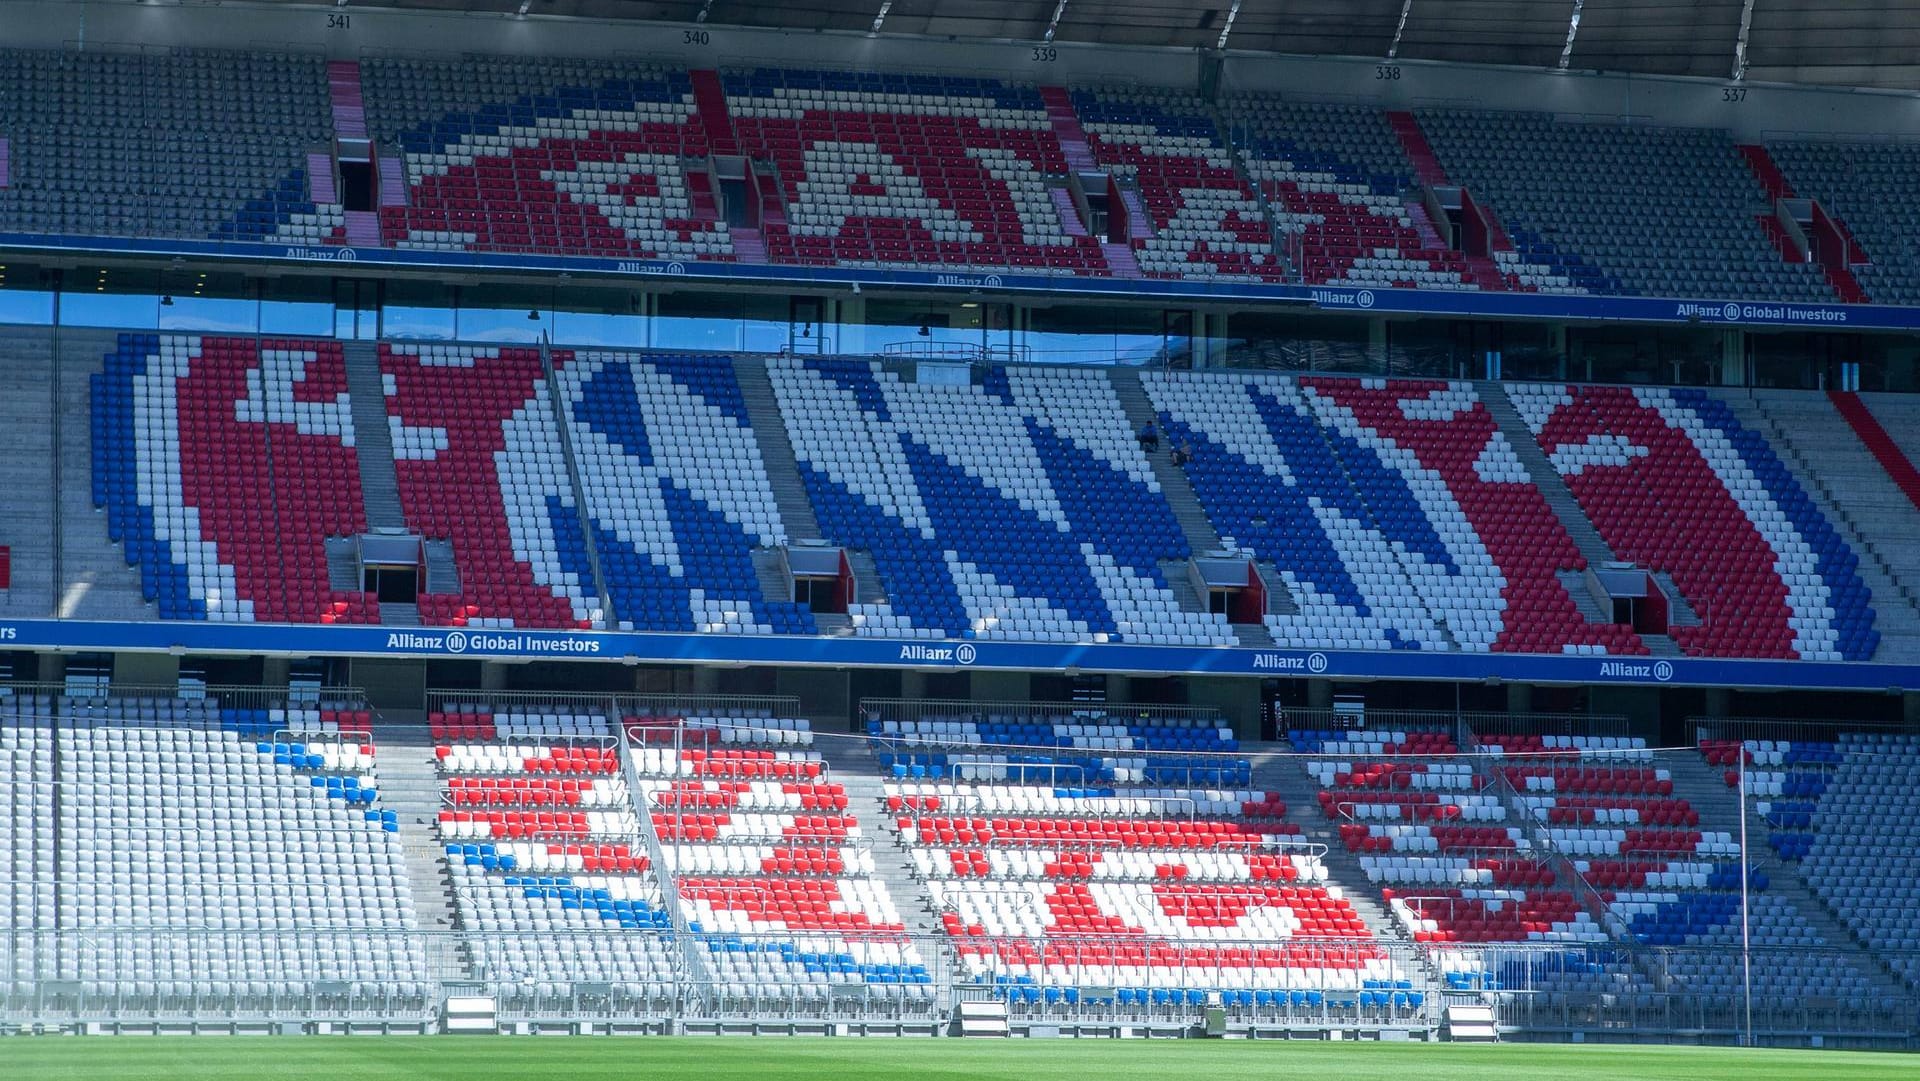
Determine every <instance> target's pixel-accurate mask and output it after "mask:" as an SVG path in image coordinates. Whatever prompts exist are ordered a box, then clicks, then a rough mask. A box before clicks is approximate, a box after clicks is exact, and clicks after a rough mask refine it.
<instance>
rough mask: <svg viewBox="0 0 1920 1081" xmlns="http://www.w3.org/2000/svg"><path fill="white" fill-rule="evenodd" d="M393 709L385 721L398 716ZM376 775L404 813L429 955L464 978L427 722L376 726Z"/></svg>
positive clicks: (406, 850)
mask: <svg viewBox="0 0 1920 1081" xmlns="http://www.w3.org/2000/svg"><path fill="white" fill-rule="evenodd" d="M398 719H399V717H398V715H396V714H392V713H391V712H390V713H388V714H383V715H382V718H381V720H382V721H383V722H391V721H396V720H398ZM373 738H374V746H375V748H376V750H375V756H374V759H375V763H374V769H375V775H376V777H377V778H378V780H379V785H380V802H381V804H382V805H384V806H386V807H387V808H388V809H390V810H392V811H394V812H396V813H397V814H398V816H399V819H400V834H399V836H400V847H401V851H402V853H403V855H404V856H405V859H406V866H407V878H408V881H409V884H410V886H411V887H412V890H413V909H414V913H415V914H416V916H418V918H419V921H420V929H421V930H423V931H428V932H435V933H434V934H431V935H429V937H428V946H427V948H428V955H427V956H428V961H429V964H430V966H431V971H432V972H433V973H434V974H435V975H436V977H437V978H438V979H442V980H450V979H466V978H470V977H471V976H472V974H473V968H472V958H471V956H470V955H469V953H468V950H467V947H466V944H465V943H464V942H462V941H461V940H460V938H459V936H458V935H455V934H453V933H452V932H453V931H455V930H457V929H459V927H460V918H459V914H458V911H457V910H456V907H455V904H454V897H453V879H452V877H451V876H450V875H449V874H448V872H447V862H446V849H445V848H444V847H443V845H442V843H441V841H440V835H439V832H438V830H437V828H436V827H435V825H434V823H435V822H436V821H437V820H438V818H439V814H440V807H441V799H440V779H439V773H438V771H437V770H436V769H435V763H434V757H433V743H432V741H431V739H430V738H429V737H428V735H427V729H426V725H425V723H424V722H416V723H413V724H395V723H382V724H380V725H377V726H376V727H375V728H374V733H373Z"/></svg>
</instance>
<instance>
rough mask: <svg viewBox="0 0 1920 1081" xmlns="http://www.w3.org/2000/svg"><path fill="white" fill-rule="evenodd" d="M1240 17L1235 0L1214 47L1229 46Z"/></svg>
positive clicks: (1238, 3)
mask: <svg viewBox="0 0 1920 1081" xmlns="http://www.w3.org/2000/svg"><path fill="white" fill-rule="evenodd" d="M1407 2H1408V3H1412V2H1413V0H1407ZM1239 17H1240V0H1233V6H1232V7H1230V8H1228V9H1227V25H1225V26H1223V27H1221V28H1220V40H1219V41H1216V42H1214V44H1213V47H1214V48H1216V49H1224V48H1226V47H1227V38H1228V37H1229V36H1230V35H1232V33H1233V20H1235V19H1237V18H1239Z"/></svg>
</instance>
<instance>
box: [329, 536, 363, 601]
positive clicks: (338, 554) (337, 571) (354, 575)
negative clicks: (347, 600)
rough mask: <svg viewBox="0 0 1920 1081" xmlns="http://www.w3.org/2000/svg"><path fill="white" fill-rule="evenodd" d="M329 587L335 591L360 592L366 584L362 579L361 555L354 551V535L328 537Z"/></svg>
mask: <svg viewBox="0 0 1920 1081" xmlns="http://www.w3.org/2000/svg"><path fill="white" fill-rule="evenodd" d="M326 545H327V588H328V589H331V590H333V591H334V592H335V593H358V592H360V589H361V587H362V586H363V585H364V584H365V583H363V582H362V581H361V579H360V557H359V556H358V555H357V554H356V553H355V552H354V541H353V538H352V537H328V538H327V541H326Z"/></svg>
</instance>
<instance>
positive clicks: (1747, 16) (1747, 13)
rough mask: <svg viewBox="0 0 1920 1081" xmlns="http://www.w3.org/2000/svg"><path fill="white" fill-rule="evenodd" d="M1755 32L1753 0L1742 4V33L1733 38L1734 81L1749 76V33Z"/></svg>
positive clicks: (1747, 0)
mask: <svg viewBox="0 0 1920 1081" xmlns="http://www.w3.org/2000/svg"><path fill="white" fill-rule="evenodd" d="M1752 32H1753V0H1746V3H1744V4H1741V5H1740V34H1739V36H1738V37H1736V38H1734V39H1733V81H1734V82H1736V83H1737V82H1740V81H1742V80H1743V79H1745V78H1746V77H1747V35H1748V34H1750V33H1752Z"/></svg>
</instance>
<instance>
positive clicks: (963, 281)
mask: <svg viewBox="0 0 1920 1081" xmlns="http://www.w3.org/2000/svg"><path fill="white" fill-rule="evenodd" d="M0 250H5V251H10V252H18V253H26V254H31V253H36V252H37V253H58V254H61V255H68V256H72V255H92V256H126V257H153V258H165V259H172V258H176V257H177V258H183V259H187V258H190V259H216V260H223V261H233V262H236V263H249V264H261V265H274V264H279V265H285V264H288V263H295V264H304V265H308V266H313V265H320V264H334V265H336V266H338V268H339V269H340V270H341V271H343V272H344V271H345V270H346V269H347V265H348V264H350V265H351V266H353V267H354V268H356V269H359V268H366V269H374V270H378V269H388V270H434V271H462V272H468V273H476V272H488V271H492V272H499V273H521V274H525V273H540V274H559V273H563V272H564V273H568V274H576V275H590V276H595V277H610V278H631V279H634V280H635V282H636V283H639V282H645V281H653V282H680V283H686V284H698V283H703V282H704V283H711V284H734V285H743V284H754V285H769V286H780V287H784V288H790V289H796V290H806V289H821V288H831V289H851V288H853V287H854V286H855V285H858V286H861V287H862V288H886V287H896V288H913V289H946V290H960V291H964V292H968V293H975V292H978V293H1000V292H1015V293H1018V292H1033V293H1049V294H1055V295H1061V296H1071V297H1076V298H1080V299H1090V300H1098V299H1111V300H1135V301H1137V300H1153V301H1157V302H1160V303H1162V304H1169V305H1177V304H1179V303H1182V302H1186V303H1196V304H1197V303H1221V302H1236V301H1237V302H1242V303H1262V304H1294V305H1298V306H1300V307H1302V308H1306V309H1313V310H1318V311H1326V312H1351V313H1356V314H1370V315H1433V316H1448V317H1453V318H1474V319H1550V320H1557V321H1604V322H1622V323H1698V324H1713V325H1720V326H1765V327H1799V328H1803V329H1817V328H1827V329H1846V330H1881V331H1888V330H1893V331H1897V330H1920V308H1914V307H1900V306H1895V305H1880V304H1798V303H1785V302H1778V303H1776V302H1756V301H1734V300H1725V299H1713V298H1685V299H1681V298H1661V297H1619V296H1562V295H1557V294H1548V293H1494V292H1460V291H1448V290H1423V289H1361V288H1348V287H1336V286H1306V285H1269V284H1261V283H1251V282H1202V281H1170V280H1159V279H1138V278H1086V277H1065V276H1051V275H1043V274H1020V273H1016V272H1012V271H1009V272H1007V273H1004V274H999V273H988V272H976V271H958V270H956V271H921V270H877V269H871V268H853V267H800V266H773V265H759V264H748V263H703V262H698V261H663V260H655V259H604V258H588V257H576V256H558V255H528V254H517V253H493V252H448V251H415V250H400V249H394V248H349V247H333V246H324V245H323V246H315V247H289V246H286V245H283V244H278V245H277V244H260V243H252V242H241V241H223V240H147V239H131V238H120V237H90V236H52V235H42V234H22V233H0Z"/></svg>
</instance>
